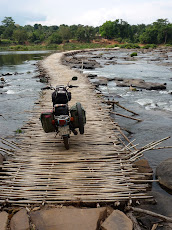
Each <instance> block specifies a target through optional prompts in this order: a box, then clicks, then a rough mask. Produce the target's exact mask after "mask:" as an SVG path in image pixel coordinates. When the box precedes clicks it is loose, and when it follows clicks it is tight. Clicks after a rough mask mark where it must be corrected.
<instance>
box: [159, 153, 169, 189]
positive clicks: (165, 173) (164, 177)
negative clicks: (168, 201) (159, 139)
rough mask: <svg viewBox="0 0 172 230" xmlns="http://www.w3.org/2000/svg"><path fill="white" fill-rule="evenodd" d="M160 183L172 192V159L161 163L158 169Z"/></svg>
mask: <svg viewBox="0 0 172 230" xmlns="http://www.w3.org/2000/svg"><path fill="white" fill-rule="evenodd" d="M156 176H157V178H158V179H159V183H160V184H161V185H163V186H165V187H166V188H168V189H170V190H172V158H169V159H167V160H165V161H163V162H161V163H160V164H159V165H158V167H157V169H156Z"/></svg>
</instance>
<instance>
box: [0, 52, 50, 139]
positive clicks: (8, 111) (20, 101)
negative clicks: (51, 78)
mask: <svg viewBox="0 0 172 230" xmlns="http://www.w3.org/2000/svg"><path fill="white" fill-rule="evenodd" d="M48 54H50V51H16V52H10V51H7V52H6V51H5V52H0V78H1V81H0V137H7V136H12V135H14V134H15V132H16V131H17V130H18V131H19V130H20V128H21V127H22V125H23V123H24V122H25V121H27V120H28V117H29V115H30V111H31V110H32V109H33V106H34V103H35V101H36V100H37V99H38V97H39V94H40V89H41V87H43V84H42V83H41V82H40V80H39V78H36V76H37V75H38V74H39V72H38V69H37V66H36V63H37V62H38V60H41V59H42V58H44V57H45V56H47V55H48ZM2 78H3V79H4V80H5V82H4V81H2V80H3V79H2Z"/></svg>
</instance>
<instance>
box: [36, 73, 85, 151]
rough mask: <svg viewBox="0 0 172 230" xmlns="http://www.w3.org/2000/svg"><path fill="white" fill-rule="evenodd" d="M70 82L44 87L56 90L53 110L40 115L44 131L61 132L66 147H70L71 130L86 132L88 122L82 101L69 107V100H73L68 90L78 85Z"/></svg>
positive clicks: (75, 78)
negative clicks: (85, 127)
mask: <svg viewBox="0 0 172 230" xmlns="http://www.w3.org/2000/svg"><path fill="white" fill-rule="evenodd" d="M72 80H73V81H76V80H77V77H73V78H72ZM69 83H70V81H69V82H68V84H67V85H66V86H63V85H59V86H56V88H54V87H51V86H49V87H46V88H44V89H52V90H54V92H53V93H52V102H53V110H52V111H50V112H45V113H42V114H41V116H40V120H41V123H42V127H43V129H44V131H45V132H46V133H48V132H56V133H57V134H59V136H60V137H61V138H62V139H63V142H64V146H65V148H66V149H69V138H70V134H71V132H73V133H74V135H77V134H78V132H77V130H76V129H77V128H79V132H80V134H84V125H85V124H86V113H85V110H84V109H83V107H82V105H81V103H80V102H77V103H76V104H75V105H74V106H72V107H71V108H69V105H68V102H69V101H70V100H71V92H69V91H68V90H69V89H70V88H73V87H77V86H73V85H69Z"/></svg>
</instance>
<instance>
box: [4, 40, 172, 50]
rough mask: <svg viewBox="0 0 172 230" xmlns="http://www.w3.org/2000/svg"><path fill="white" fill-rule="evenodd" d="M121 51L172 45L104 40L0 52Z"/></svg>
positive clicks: (16, 46)
mask: <svg viewBox="0 0 172 230" xmlns="http://www.w3.org/2000/svg"><path fill="white" fill-rule="evenodd" d="M114 47H119V48H121V49H138V48H139V49H141V50H142V49H156V48H167V47H172V45H155V44H134V43H122V44H120V43H117V42H115V41H113V40H108V39H102V41H101V40H100V41H99V42H90V43H84V42H82V43H80V42H67V43H63V44H60V45H58V44H45V43H44V44H39V45H35V44H31V45H5V44H4V45H0V51H34V50H35V51H36V50H56V51H59V52H63V51H70V50H84V49H97V48H114Z"/></svg>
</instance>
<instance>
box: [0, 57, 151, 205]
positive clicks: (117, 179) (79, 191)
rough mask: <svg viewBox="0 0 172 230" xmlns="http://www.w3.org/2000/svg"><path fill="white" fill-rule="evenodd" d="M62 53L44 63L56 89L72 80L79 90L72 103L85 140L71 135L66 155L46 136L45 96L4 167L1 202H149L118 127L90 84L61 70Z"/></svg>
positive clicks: (60, 144) (50, 135) (58, 141)
mask: <svg viewBox="0 0 172 230" xmlns="http://www.w3.org/2000/svg"><path fill="white" fill-rule="evenodd" d="M61 57H62V54H61V53H56V54H53V55H51V56H49V57H48V58H46V59H45V60H44V61H43V62H42V66H43V67H44V69H45V70H46V72H47V74H48V75H49V77H50V79H51V80H50V83H51V84H52V85H53V86H56V85H61V84H62V85H65V84H67V82H68V81H69V80H71V78H72V77H73V76H78V81H77V82H74V84H75V85H77V86H79V87H78V88H72V89H71V93H72V100H71V102H70V104H69V106H71V105H73V104H75V103H76V102H77V101H79V102H81V104H82V105H83V107H84V109H85V110H86V116H87V124H86V126H85V134H84V135H77V136H74V135H73V134H72V135H71V138H70V149H69V150H65V148H64V145H63V142H62V140H61V139H60V137H59V136H57V137H55V133H48V134H47V133H44V131H43V129H42V126H41V122H40V121H39V116H40V113H41V112H42V111H47V110H51V109H52V102H51V93H52V91H48V90H47V91H43V95H42V97H41V98H40V100H39V103H38V104H37V105H36V107H35V110H34V111H33V117H32V118H31V120H30V121H29V122H28V123H27V124H26V125H25V127H24V130H25V133H24V134H22V135H19V137H18V138H19V140H20V142H21V147H22V148H21V149H19V150H17V151H16V153H15V156H14V158H12V159H11V160H9V161H8V162H6V163H5V164H4V168H3V169H4V170H6V174H5V175H4V176H3V178H4V181H5V183H3V182H1V184H0V186H1V187H0V188H1V192H0V201H1V202H3V201H4V200H5V199H8V202H10V203H14V204H21V205H25V204H28V203H32V204H33V203H46V202H47V203H66V202H75V201H83V202H87V203H92V202H93V203H95V202H96V203H97V202H99V203H101V202H115V201H127V200H129V199H142V198H147V196H146V193H145V192H146V187H147V185H146V184H140V185H138V184H135V181H136V180H137V179H139V178H140V177H143V175H140V174H138V173H137V171H136V169H133V168H132V162H130V161H129V156H128V152H126V151H125V150H123V149H122V146H121V145H117V143H119V139H118V137H117V136H118V135H119V132H118V128H119V127H118V125H117V124H115V123H113V122H112V121H111V119H110V117H109V110H108V108H107V107H105V106H104V105H103V104H102V103H101V98H100V97H99V96H98V95H96V93H95V91H94V90H93V86H92V85H91V84H90V82H89V81H88V79H87V78H86V77H85V76H84V75H82V74H80V73H78V72H75V71H73V70H71V69H69V68H68V67H66V66H63V65H62V64H61Z"/></svg>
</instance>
